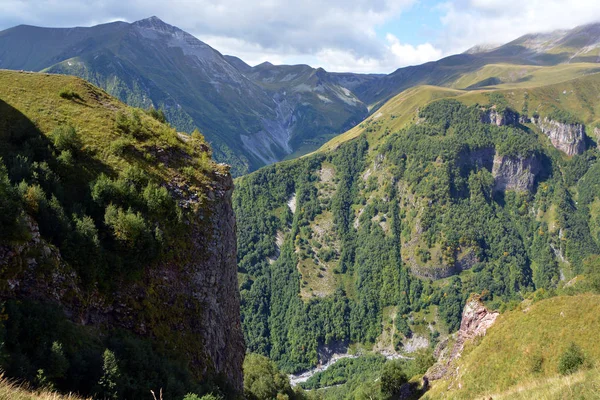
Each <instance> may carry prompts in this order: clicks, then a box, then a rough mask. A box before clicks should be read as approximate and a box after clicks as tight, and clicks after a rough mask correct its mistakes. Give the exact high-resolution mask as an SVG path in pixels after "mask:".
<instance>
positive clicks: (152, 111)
mask: <svg viewBox="0 0 600 400" xmlns="http://www.w3.org/2000/svg"><path fill="white" fill-rule="evenodd" d="M146 113H147V114H148V115H149V116H151V117H152V118H154V119H155V120H157V121H158V122H162V123H163V124H166V123H167V117H166V116H165V112H164V111H163V110H162V109H158V110H157V109H156V108H154V107H151V108H149V109H148V110H147V111H146Z"/></svg>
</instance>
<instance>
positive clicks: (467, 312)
mask: <svg viewBox="0 0 600 400" xmlns="http://www.w3.org/2000/svg"><path fill="white" fill-rule="evenodd" d="M498 315H500V313H498V312H496V311H489V310H488V309H487V308H486V307H485V305H484V304H483V302H482V301H481V298H480V297H479V296H477V295H472V296H471V297H470V298H469V300H467V304H465V308H464V309H463V314H462V320H461V323H460V329H459V330H458V332H456V333H455V338H456V340H455V341H454V345H453V346H452V347H451V348H449V347H448V343H449V342H448V341H444V342H440V345H439V347H438V348H436V350H435V355H436V356H437V357H438V362H437V363H436V364H435V365H434V366H432V367H431V368H430V369H429V370H428V371H427V373H426V374H425V375H426V377H427V379H428V380H429V381H431V380H436V379H441V378H443V377H444V376H446V375H447V374H448V373H449V372H450V370H451V364H452V362H453V361H454V360H456V359H457V358H458V357H460V355H461V353H462V351H463V349H464V347H465V343H466V342H467V341H468V340H472V339H474V338H475V337H477V336H484V335H485V333H486V332H487V330H488V329H489V327H490V326H492V325H493V324H494V322H495V321H496V318H497V317H498Z"/></svg>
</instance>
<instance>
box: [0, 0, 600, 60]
mask: <svg viewBox="0 0 600 400" xmlns="http://www.w3.org/2000/svg"><path fill="white" fill-rule="evenodd" d="M1 1H2V13H0V29H3V28H8V27H10V26H13V25H17V24H21V23H27V24H31V25H41V26H63V27H70V26H91V25H94V24H98V23H103V22H108V21H114V20H126V21H130V22H132V21H136V20H139V19H142V18H146V17H149V16H151V15H157V16H158V17H160V18H161V19H163V20H164V21H165V22H167V23H170V24H173V25H176V26H178V27H180V28H182V29H184V30H186V31H188V32H190V33H192V34H193V35H195V36H197V37H198V38H199V39H200V40H204V41H206V42H207V43H209V44H210V45H211V46H213V47H215V48H216V49H217V50H219V51H220V52H222V53H224V54H231V55H235V56H238V57H240V58H242V59H243V60H245V61H246V62H248V63H249V64H251V65H255V64H258V63H261V62H263V61H267V60H268V61H270V62H272V63H274V64H279V63H306V64H310V65H313V66H321V67H323V68H325V69H327V70H331V71H356V72H391V71H394V70H395V69H397V68H399V67H402V66H406V65H415V64H420V63H423V62H427V61H431V60H435V59H438V58H440V57H442V56H445V55H449V54H453V53H457V52H462V51H464V50H466V49H467V48H469V47H472V46H474V45H476V44H482V43H505V42H507V41H510V40H512V39H515V38H517V37H518V36H521V35H523V34H525V33H531V32H539V31H549V30H553V29H557V28H572V27H574V26H576V25H580V24H584V23H588V22H592V21H600V6H599V5H598V1H599V0H447V1H446V0H440V1H442V2H443V3H440V4H439V5H438V6H437V7H438V13H437V15H439V14H440V13H441V15H442V17H441V18H440V20H439V21H431V20H428V18H424V21H425V23H426V24H429V25H428V26H426V27H424V30H425V31H426V32H427V35H426V36H425V38H424V39H423V40H422V41H421V43H416V44H415V43H414V42H412V41H411V42H410V43H407V38H403V37H401V36H400V35H397V34H396V35H394V34H392V33H387V32H384V34H385V36H384V37H381V36H378V35H377V34H376V32H378V31H379V30H381V27H382V26H383V25H384V24H389V23H390V22H393V23H394V24H396V23H397V24H399V25H400V24H402V23H403V20H402V18H403V12H405V11H406V10H407V9H409V8H410V7H412V6H413V5H414V4H416V3H418V2H421V1H423V0H329V1H323V0H303V1H302V2H299V1H292V0H265V1H259V2H258V1H248V0H220V1H214V0H193V1H192V0H170V1H168V2H165V1H164V0H161V1H158V0H129V1H123V0H95V1H89V0H1ZM444 1H445V2H444ZM421 5H423V4H421ZM432 7H435V6H432ZM425 8H426V7H421V9H425ZM437 22H439V24H438V25H437V26H435V23H437ZM411 39H412V40H414V38H411Z"/></svg>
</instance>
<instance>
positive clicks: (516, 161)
mask: <svg viewBox="0 0 600 400" xmlns="http://www.w3.org/2000/svg"><path fill="white" fill-rule="evenodd" d="M540 171H541V162H540V160H539V159H538V158H537V157H536V156H535V155H532V156H529V157H510V156H501V155H499V154H497V153H496V155H495V156H494V166H493V168H492V175H493V176H494V180H495V182H494V190H495V191H506V190H517V191H522V192H524V191H531V190H532V189H533V185H534V184H535V179H536V177H537V175H538V174H539V172H540Z"/></svg>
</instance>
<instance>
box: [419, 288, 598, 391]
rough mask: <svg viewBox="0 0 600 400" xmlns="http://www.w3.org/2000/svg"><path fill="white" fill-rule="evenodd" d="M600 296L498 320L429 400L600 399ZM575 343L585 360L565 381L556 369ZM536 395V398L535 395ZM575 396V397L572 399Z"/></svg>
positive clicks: (556, 302)
mask: <svg viewBox="0 0 600 400" xmlns="http://www.w3.org/2000/svg"><path fill="white" fill-rule="evenodd" d="M599 329H600V296H598V295H591V294H586V295H578V296H560V297H553V298H550V299H546V300H543V301H539V302H537V303H533V304H530V305H528V304H527V303H526V302H524V303H522V305H521V306H520V307H518V308H517V309H515V310H513V311H509V312H506V313H504V314H502V315H500V316H499V317H498V319H497V320H496V322H495V324H494V325H493V326H492V327H491V328H490V329H489V330H488V332H487V334H486V336H484V337H483V338H481V339H480V340H478V339H476V340H475V341H473V342H472V343H470V344H469V345H467V346H466V347H465V350H464V352H463V354H462V355H461V357H460V359H459V360H458V361H457V364H456V366H455V367H456V368H454V369H455V370H457V371H458V373H457V374H456V375H454V376H452V377H449V378H446V379H444V380H441V381H439V382H435V383H434V384H433V387H432V389H431V390H430V391H429V392H428V393H427V397H428V398H430V399H438V398H440V399H472V398H478V397H485V398H488V397H492V398H494V399H496V398H502V399H520V398H523V399H524V398H537V399H559V398H560V399H562V398H585V399H589V398H597V396H600V378H599V370H598V366H599V363H600V346H598V330H599ZM571 343H575V344H576V345H577V346H579V347H580V348H581V350H582V351H583V354H584V357H585V361H584V366H583V367H582V368H585V367H586V366H587V367H588V368H587V369H589V370H584V371H580V372H578V373H577V374H575V375H571V376H561V375H560V374H559V373H558V364H559V359H560V357H561V355H562V354H563V353H564V352H565V351H566V349H567V347H568V346H569V345H570V344H571ZM534 393H535V394H534ZM574 394H577V396H574Z"/></svg>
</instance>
